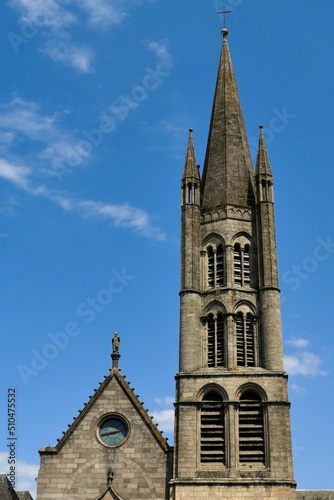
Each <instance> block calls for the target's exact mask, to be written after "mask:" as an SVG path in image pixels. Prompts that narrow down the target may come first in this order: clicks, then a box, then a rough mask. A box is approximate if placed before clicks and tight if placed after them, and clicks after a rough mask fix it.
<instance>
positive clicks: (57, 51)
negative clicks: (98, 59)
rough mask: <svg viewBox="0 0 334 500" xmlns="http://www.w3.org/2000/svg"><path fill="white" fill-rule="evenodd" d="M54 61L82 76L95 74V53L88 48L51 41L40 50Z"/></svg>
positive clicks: (62, 41) (63, 41)
mask: <svg viewBox="0 0 334 500" xmlns="http://www.w3.org/2000/svg"><path fill="white" fill-rule="evenodd" d="M40 50H41V52H43V54H46V55H47V56H49V57H50V58H51V59H52V60H53V61H56V62H60V63H63V64H64V65H65V66H70V67H72V68H74V69H76V70H77V71H78V73H82V74H85V73H86V74H87V73H88V74H93V73H95V70H94V68H93V60H94V53H93V51H92V50H91V49H90V48H88V47H83V46H82V47H79V46H77V45H75V44H73V43H71V42H69V41H67V40H50V41H49V42H47V43H46V45H45V47H44V48H42V49H40Z"/></svg>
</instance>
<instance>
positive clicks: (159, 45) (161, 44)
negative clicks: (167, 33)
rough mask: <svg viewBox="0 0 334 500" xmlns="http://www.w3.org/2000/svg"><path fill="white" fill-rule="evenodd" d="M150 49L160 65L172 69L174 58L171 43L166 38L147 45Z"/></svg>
mask: <svg viewBox="0 0 334 500" xmlns="http://www.w3.org/2000/svg"><path fill="white" fill-rule="evenodd" d="M147 47H148V49H149V50H150V51H151V52H153V53H154V54H155V55H156V57H157V59H158V60H159V61H160V63H161V64H162V65H163V66H164V67H166V68H168V69H172V68H173V66H174V61H173V57H172V55H171V53H170V51H169V43H168V40H167V39H166V38H164V39H162V40H159V41H152V42H148V43H147Z"/></svg>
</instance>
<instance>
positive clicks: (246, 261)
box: [243, 245, 250, 286]
mask: <svg viewBox="0 0 334 500" xmlns="http://www.w3.org/2000/svg"><path fill="white" fill-rule="evenodd" d="M243 278H244V283H243V284H244V285H246V286H247V285H248V286H249V285H250V246H249V245H246V246H245V248H244V252H243Z"/></svg>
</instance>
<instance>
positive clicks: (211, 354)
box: [208, 313, 225, 368]
mask: <svg viewBox="0 0 334 500" xmlns="http://www.w3.org/2000/svg"><path fill="white" fill-rule="evenodd" d="M219 366H225V321H224V316H223V315H222V314H221V313H220V314H218V315H217V316H216V317H215V316H214V315H213V314H210V315H209V316H208V367H209V368H215V367H219Z"/></svg>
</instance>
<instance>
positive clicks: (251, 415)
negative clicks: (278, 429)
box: [239, 389, 265, 465]
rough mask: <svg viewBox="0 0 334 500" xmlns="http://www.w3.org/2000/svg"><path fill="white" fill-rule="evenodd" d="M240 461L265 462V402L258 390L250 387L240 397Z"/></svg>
mask: <svg viewBox="0 0 334 500" xmlns="http://www.w3.org/2000/svg"><path fill="white" fill-rule="evenodd" d="M239 462H240V464H241V465H242V464H245V465H246V464H249V465H251V464H263V465H264V464H265V441H264V412H263V403H262V399H261V397H260V396H259V395H258V394H257V392H255V391H254V390H250V389H249V390H247V391H246V392H244V393H243V394H242V396H241V397H240V405H239Z"/></svg>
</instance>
